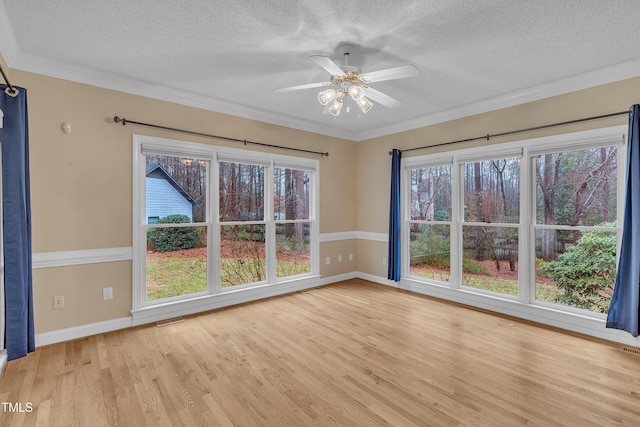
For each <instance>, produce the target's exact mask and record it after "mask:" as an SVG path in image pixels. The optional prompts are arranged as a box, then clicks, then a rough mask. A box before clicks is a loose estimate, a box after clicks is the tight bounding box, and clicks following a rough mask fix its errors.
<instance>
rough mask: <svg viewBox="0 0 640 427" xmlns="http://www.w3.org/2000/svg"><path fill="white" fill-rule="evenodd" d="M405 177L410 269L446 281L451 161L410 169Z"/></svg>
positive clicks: (418, 274) (449, 255) (449, 223)
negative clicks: (407, 186)
mask: <svg viewBox="0 0 640 427" xmlns="http://www.w3.org/2000/svg"><path fill="white" fill-rule="evenodd" d="M409 180H410V196H409V200H410V206H409V217H410V219H409V242H410V243H409V248H410V249H409V256H410V264H409V265H410V272H411V274H413V275H417V276H421V277H425V278H430V279H434V280H437V281H440V282H449V280H450V275H451V266H450V260H451V249H450V246H451V237H450V236H451V165H439V166H430V167H424V168H416V169H412V170H411V171H410V173H409Z"/></svg>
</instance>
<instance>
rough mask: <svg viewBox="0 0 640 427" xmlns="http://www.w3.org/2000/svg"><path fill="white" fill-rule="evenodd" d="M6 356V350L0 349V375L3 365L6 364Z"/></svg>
mask: <svg viewBox="0 0 640 427" xmlns="http://www.w3.org/2000/svg"><path fill="white" fill-rule="evenodd" d="M7 357H8V356H7V350H0V375H2V370H3V369H4V365H6V364H7Z"/></svg>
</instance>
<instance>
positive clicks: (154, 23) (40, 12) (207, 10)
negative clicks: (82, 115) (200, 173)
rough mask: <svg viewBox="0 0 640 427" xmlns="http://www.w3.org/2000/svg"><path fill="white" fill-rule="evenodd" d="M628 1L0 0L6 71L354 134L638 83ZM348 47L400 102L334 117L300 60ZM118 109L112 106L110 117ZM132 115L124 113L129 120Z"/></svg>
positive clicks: (639, 14) (0, 45) (354, 61)
mask: <svg viewBox="0 0 640 427" xmlns="http://www.w3.org/2000/svg"><path fill="white" fill-rule="evenodd" d="M638 22H640V1H637V0H562V1H558V0H536V1H530V0H527V1H516V0H502V1H501V0H475V1H469V0H421V1H402V0H397V1H393V2H391V1H364V0H352V1H348V2H346V1H343V0H340V1H338V0H324V1H321V0H312V1H307V0H295V1H287V0H280V1H271V2H265V1H257V0H256V1H241V0H216V1H211V0H189V1H182V2H179V1H159V0H103V1H99V2H97V1H96V2H93V1H86V0H66V1H63V2H61V1H35V0H0V54H1V55H2V56H3V58H4V59H5V61H6V62H7V65H8V66H9V67H11V68H16V69H23V70H26V71H32V72H36V73H40V74H46V75H51V76H55V77H60V78H64V79H69V80H75V81H80V82H83V83H89V84H95V85H98V86H103V87H109V88H113V89H117V90H124V91H127V92H132V93H137V94H141V95H145V96H152V97H156V98H159V99H166V100H173V101H176V102H180V103H184V104H187V105H194V106H198V107H201V108H207V109H211V110H214V111H221V112H226V113H229V114H234V115H239V116H243V117H249V118H254V119H258V120H263V121H266V122H271V123H276V124H282V125H286V126H291V127H295V128H300V129H305V130H310V131H313V132H318V133H323V134H327V135H334V136H339V137H345V138H349V139H353V140H362V139H367V138H371V137H375V136H379V135H385V134H389V133H393V132H396V131H400V130H405V129H411V128H414V127H419V126H423V125H426V124H430V123H434V122H437V121H441V120H446V119H450V118H455V117H460V116H464V115H468V114H474V113H478V112H482V111H487V110H490V109H495V108H500V107H503V106H508V105H514V104H517V103H519V102H526V101H531V100H534V99H539V98H542V97H545V96H551V95H555V94H558V93H563V92H568V91H572V90H576V89H581V88H583V87H588V86H593V85H597V84H602V83H607V82H609V81H614V80H618V79H621V78H626V77H632V76H636V75H640V43H637V35H636V31H637V30H636V28H637V24H638ZM343 42H350V43H352V44H354V45H356V47H357V50H356V52H354V53H353V54H352V55H350V58H349V63H350V65H355V66H357V67H359V68H360V70H361V71H364V72H366V71H376V70H379V69H384V68H389V67H396V66H400V65H405V64H414V65H415V66H417V67H418V68H419V69H420V72H419V74H418V76H416V77H411V78H406V79H401V80H393V81H386V82H379V83H375V84H372V87H374V88H375V89H378V90H380V91H383V92H385V93H387V94H388V95H391V96H393V97H394V98H396V99H398V100H399V101H401V102H402V106H401V107H399V108H397V109H388V108H385V107H383V106H382V105H379V104H375V105H374V107H373V109H372V110H371V111H370V112H369V113H367V114H362V113H359V112H358V110H357V109H352V110H351V112H350V113H349V114H345V112H344V111H343V113H342V114H341V115H340V116H339V117H337V118H334V117H333V116H331V115H328V114H322V112H323V107H322V106H321V105H320V104H319V103H318V101H317V92H318V90H317V89H309V90H304V91H297V92H288V93H281V94H274V93H273V90H274V89H278V88H281V87H285V86H293V85H300V84H305V83H313V82H320V81H325V80H327V79H328V78H329V75H328V73H327V72H326V71H324V70H323V69H321V68H320V67H318V66H317V65H316V64H315V63H314V62H313V61H311V60H310V59H309V56H310V55H312V54H323V55H328V56H331V57H332V58H333V59H334V60H335V61H336V62H337V63H339V64H341V63H342V62H341V61H342V58H341V56H340V54H339V52H338V51H337V47H338V46H339V45H340V44H341V43H343ZM116 113H117V112H114V114H116ZM131 119H133V120H135V118H133V117H132V118H131Z"/></svg>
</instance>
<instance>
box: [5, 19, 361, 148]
mask: <svg viewBox="0 0 640 427" xmlns="http://www.w3.org/2000/svg"><path fill="white" fill-rule="evenodd" d="M0 15H1V13H0ZM0 49H2V46H0ZM1 52H2V50H0V53H1ZM5 59H6V62H7V65H8V66H9V67H11V68H14V69H16V70H22V71H27V72H30V73H35V74H42V75H45V76H49V77H55V78H59V79H62V80H68V81H72V82H76V83H83V84H86V85H90V86H96V87H100V88H104V89H110V90H117V91H120V92H125V93H128V94H132V95H139V96H144V97H146V98H151V99H157V100H160V101H166V102H172V103H175V104H180V105H186V106H189V107H195V108H200V109H203V110H207V111H214V112H216V113H222V114H227V115H231V116H235V117H242V118H245V119H250V120H256V121H260V122H265V123H269V124H274V125H279V126H284V127H287V128H291V129H298V130H301V131H305V132H312V133H318V134H322V135H326V136H331V137H335V138H340V139H346V140H351V141H352V140H353V136H354V135H353V132H349V131H344V130H340V129H336V128H334V127H327V126H325V125H320V124H316V123H311V122H308V121H304V120H299V119H296V118H294V117H291V116H286V115H282V114H277V113H272V112H270V111H266V110H262V109H258V108H252V107H248V106H245V105H240V104H237V103H234V102H229V101H224V100H221V99H217V98H213V97H210V96H204V95H199V94H196V93H193V92H188V91H185V90H182V89H175V88H171V87H168V86H161V85H158V84H157V83H150V82H147V81H144V80H138V79H133V78H129V77H124V76H121V75H117V74H112V73H108V72H105V71H101V70H96V69H93V68H90V67H84V66H80V65H73V64H64V63H61V62H59V61H55V60H52V59H48V58H42V57H39V56H35V55H30V54H24V53H18V54H17V55H13V56H11V57H10V60H9V59H7V58H5Z"/></svg>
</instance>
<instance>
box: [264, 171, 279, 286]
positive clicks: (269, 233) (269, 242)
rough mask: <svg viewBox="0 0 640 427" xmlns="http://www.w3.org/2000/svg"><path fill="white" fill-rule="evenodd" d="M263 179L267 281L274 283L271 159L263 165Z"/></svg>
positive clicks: (274, 236) (274, 244)
mask: <svg viewBox="0 0 640 427" xmlns="http://www.w3.org/2000/svg"><path fill="white" fill-rule="evenodd" d="M265 169H266V171H265V179H264V201H263V204H264V219H265V223H266V224H265V233H266V235H265V246H266V252H267V253H266V262H267V266H266V268H267V274H266V276H267V277H266V278H267V283H275V281H276V225H275V221H274V217H275V216H274V213H273V209H274V208H273V197H274V196H273V192H274V189H273V179H274V176H273V174H274V166H273V161H272V162H271V164H270V165H269V166H268V167H265Z"/></svg>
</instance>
